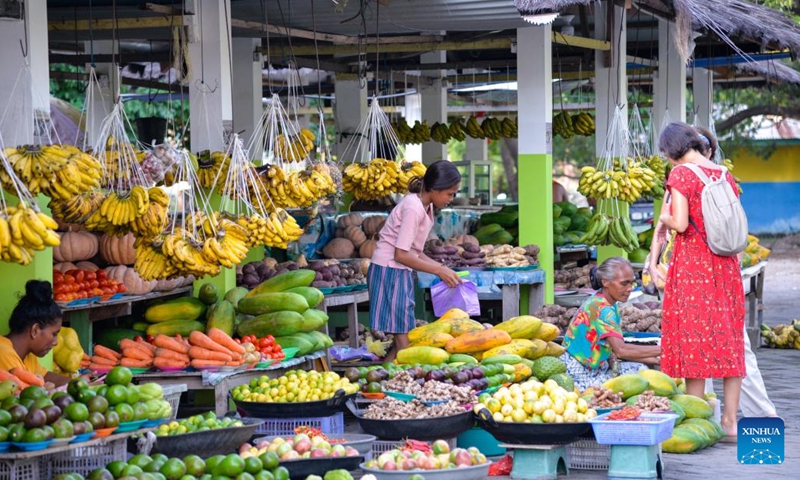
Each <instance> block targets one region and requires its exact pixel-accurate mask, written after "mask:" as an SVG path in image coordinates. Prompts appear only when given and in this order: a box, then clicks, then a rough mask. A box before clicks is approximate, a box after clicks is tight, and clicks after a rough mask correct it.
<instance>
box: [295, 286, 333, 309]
mask: <svg viewBox="0 0 800 480" xmlns="http://www.w3.org/2000/svg"><path fill="white" fill-rule="evenodd" d="M286 291H287V292H290V293H296V294H298V295H302V296H303V298H305V299H306V303H308V308H316V307H317V305H319V304H320V303H322V301H323V300H325V295H323V294H322V292H321V291H320V290H319V289H318V288H314V287H294V288H290V289H289V290H286Z"/></svg>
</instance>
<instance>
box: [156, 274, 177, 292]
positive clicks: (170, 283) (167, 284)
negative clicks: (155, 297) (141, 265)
mask: <svg viewBox="0 0 800 480" xmlns="http://www.w3.org/2000/svg"><path fill="white" fill-rule="evenodd" d="M184 282H185V279H184V277H177V278H171V279H163V280H156V286H155V287H154V288H153V290H155V291H157V292H169V291H170V290H175V289H176V288H180V287H182V286H183V285H184Z"/></svg>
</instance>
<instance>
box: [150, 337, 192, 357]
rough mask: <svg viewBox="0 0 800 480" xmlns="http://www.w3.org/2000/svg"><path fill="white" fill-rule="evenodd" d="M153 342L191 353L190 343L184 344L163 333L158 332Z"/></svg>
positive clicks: (180, 351)
mask: <svg viewBox="0 0 800 480" xmlns="http://www.w3.org/2000/svg"><path fill="white" fill-rule="evenodd" d="M153 344H154V345H155V346H156V347H160V348H166V349H169V350H174V351H176V352H178V353H183V354H188V353H189V345H184V344H183V343H182V342H180V341H178V340H177V339H175V338H170V337H168V336H166V335H163V334H158V335H157V336H156V339H155V340H153Z"/></svg>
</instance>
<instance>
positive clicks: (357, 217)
mask: <svg viewBox="0 0 800 480" xmlns="http://www.w3.org/2000/svg"><path fill="white" fill-rule="evenodd" d="M363 221H364V217H362V216H361V214H360V213H348V214H347V215H342V216H341V217H339V220H338V221H337V222H336V225H337V226H338V227H339V228H347V227H350V226H355V227H360V226H361V223H362V222H363Z"/></svg>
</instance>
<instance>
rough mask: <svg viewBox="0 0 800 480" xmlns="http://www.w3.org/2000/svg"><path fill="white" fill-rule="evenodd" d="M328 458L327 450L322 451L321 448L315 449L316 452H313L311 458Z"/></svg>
mask: <svg viewBox="0 0 800 480" xmlns="http://www.w3.org/2000/svg"><path fill="white" fill-rule="evenodd" d="M327 456H328V451H327V450H322V449H321V448H315V449H314V450H311V458H325V457H327Z"/></svg>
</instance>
